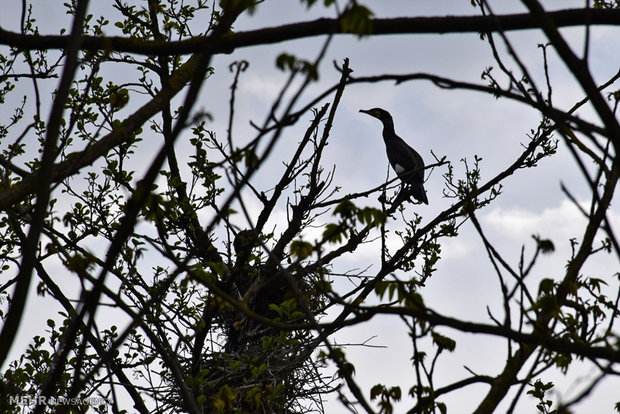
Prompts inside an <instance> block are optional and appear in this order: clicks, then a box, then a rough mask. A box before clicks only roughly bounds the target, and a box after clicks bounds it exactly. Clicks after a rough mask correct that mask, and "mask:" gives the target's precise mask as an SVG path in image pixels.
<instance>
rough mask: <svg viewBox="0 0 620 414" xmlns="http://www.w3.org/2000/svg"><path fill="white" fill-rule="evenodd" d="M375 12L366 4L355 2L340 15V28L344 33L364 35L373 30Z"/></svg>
mask: <svg viewBox="0 0 620 414" xmlns="http://www.w3.org/2000/svg"><path fill="white" fill-rule="evenodd" d="M372 16H373V13H372V11H370V9H368V8H367V7H365V6H362V5H360V4H357V3H356V2H353V3H352V4H350V5H349V6H348V7H347V8H346V9H345V10H344V12H343V13H342V16H340V28H341V30H342V31H343V32H344V33H355V34H357V35H358V36H360V37H361V36H364V35H368V34H371V33H372V32H373V25H372Z"/></svg>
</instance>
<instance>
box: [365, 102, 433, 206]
mask: <svg viewBox="0 0 620 414" xmlns="http://www.w3.org/2000/svg"><path fill="white" fill-rule="evenodd" d="M360 112H362V113H365V114H368V115H370V116H372V117H375V118H377V119H378V120H379V121H381V123H382V124H383V142H385V149H386V152H387V157H388V161H389V162H390V165H391V166H392V169H393V170H394V171H395V172H396V175H398V178H400V180H401V181H402V182H403V183H404V184H406V185H408V186H409V189H408V194H409V195H411V196H413V198H415V199H416V200H418V201H419V202H421V203H424V204H428V199H427V198H426V191H425V190H424V160H423V159H422V157H421V156H420V154H418V153H417V151H416V150H414V149H413V148H411V147H410V146H409V145H408V144H407V143H406V142H405V141H404V140H403V139H402V138H401V137H399V136H398V135H396V132H395V131H394V120H393V119H392V115H390V113H389V112H388V111H386V110H385V109H381V108H372V109H360Z"/></svg>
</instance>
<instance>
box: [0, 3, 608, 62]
mask: <svg viewBox="0 0 620 414" xmlns="http://www.w3.org/2000/svg"><path fill="white" fill-rule="evenodd" d="M546 16H547V17H548V19H549V22H551V23H552V24H553V25H554V26H555V27H569V26H583V25H586V24H588V25H617V24H618V22H619V21H620V9H588V8H584V9H566V10H559V11H554V12H549V13H547V14H546ZM372 27H373V35H386V34H421V33H439V34H446V33H467V32H470V33H486V32H497V31H500V30H501V31H504V32H505V31H514V30H527V29H534V28H538V27H540V26H539V21H538V19H537V18H536V17H535V16H533V15H531V14H529V13H520V14H507V15H494V16H433V17H401V18H392V19H373V20H372ZM334 33H338V34H351V33H346V32H344V31H343V30H342V26H341V22H340V20H339V19H327V18H322V19H317V20H313V21H309V22H299V23H291V24H286V25H282V26H277V27H269V28H265V29H259V30H251V31H246V32H238V33H232V34H227V35H225V36H222V37H219V38H213V37H211V36H206V37H205V36H199V37H194V38H191V39H187V40H181V41H176V42H162V41H160V40H149V41H145V40H136V39H128V38H124V37H118V36H111V37H94V36H85V37H84V43H83V45H82V50H89V51H97V50H105V51H116V52H126V53H136V54H141V55H183V54H191V53H196V52H201V53H208V54H219V53H231V52H232V51H233V50H234V49H236V48H239V47H248V46H256V45H265V44H272V43H279V42H284V41H288V40H295V39H303V38H309V37H316V36H321V35H329V34H334ZM68 43H69V37H68V36H55V35H54V36H34V35H22V34H19V33H15V32H11V31H8V30H4V29H2V28H0V44H3V45H7V46H11V47H15V48H18V49H22V50H43V49H63V48H65V47H66V46H67V44H68Z"/></svg>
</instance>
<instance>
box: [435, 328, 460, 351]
mask: <svg viewBox="0 0 620 414" xmlns="http://www.w3.org/2000/svg"><path fill="white" fill-rule="evenodd" d="M431 336H432V337H433V343H434V344H435V345H437V347H438V348H439V349H440V350H442V349H447V350H448V351H450V352H452V351H454V348H456V341H455V340H454V339H452V338H448V337H447V336H443V335H440V334H438V333H436V332H432V333H431Z"/></svg>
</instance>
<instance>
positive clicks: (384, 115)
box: [360, 108, 393, 124]
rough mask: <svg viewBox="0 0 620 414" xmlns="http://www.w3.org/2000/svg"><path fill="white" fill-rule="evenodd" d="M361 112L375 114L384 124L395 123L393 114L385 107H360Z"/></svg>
mask: <svg viewBox="0 0 620 414" xmlns="http://www.w3.org/2000/svg"><path fill="white" fill-rule="evenodd" d="M360 112H362V113H365V114H367V115H370V116H373V117H375V118H377V119H378V120H380V121H381V122H383V124H393V121H392V115H390V113H389V112H388V111H386V110H385V109H381V108H372V109H360Z"/></svg>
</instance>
